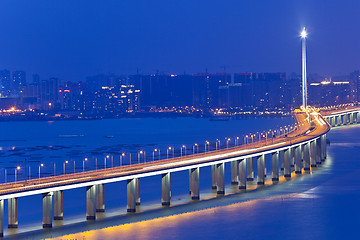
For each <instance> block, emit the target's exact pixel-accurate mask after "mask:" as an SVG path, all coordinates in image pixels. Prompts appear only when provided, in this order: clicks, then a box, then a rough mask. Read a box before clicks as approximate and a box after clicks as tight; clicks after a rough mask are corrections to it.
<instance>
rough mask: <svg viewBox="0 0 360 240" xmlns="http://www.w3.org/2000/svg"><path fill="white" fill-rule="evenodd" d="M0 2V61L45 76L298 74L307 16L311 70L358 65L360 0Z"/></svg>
mask: <svg viewBox="0 0 360 240" xmlns="http://www.w3.org/2000/svg"><path fill="white" fill-rule="evenodd" d="M18 3H21V4H18ZM0 5H1V9H2V14H1V16H0V20H1V21H2V22H6V23H7V24H5V25H4V26H3V32H4V33H5V34H3V38H2V39H1V40H0V52H1V53H2V57H1V58H0V69H14V70H16V69H23V70H24V71H26V72H28V73H30V74H33V73H38V74H40V76H42V77H43V78H50V77H53V76H56V77H59V78H62V79H66V80H70V81H79V80H82V79H84V78H85V77H86V76H89V75H94V74H96V73H99V72H104V73H119V72H121V73H125V74H134V73H136V72H137V71H139V72H140V73H142V74H147V73H150V74H151V73H156V72H160V73H165V74H172V73H173V74H180V73H183V72H205V69H208V71H209V72H224V71H226V72H244V71H250V72H283V71H285V72H286V73H287V74H290V73H292V72H295V73H297V74H299V73H300V72H301V67H300V66H299V64H298V63H299V62H300V60H301V51H300V46H301V40H300V38H299V33H300V31H301V29H302V28H303V27H304V26H307V27H308V30H309V42H308V48H309V56H308V62H309V67H308V68H309V69H308V72H309V73H319V74H322V75H325V76H331V75H344V74H346V73H348V72H351V71H353V70H354V69H359V64H358V61H357V59H358V57H357V56H358V55H359V51H360V49H359V45H358V44H357V42H358V40H359V37H360V36H359V33H357V31H351V29H353V30H354V29H356V27H357V26H358V24H359V22H360V20H359V18H358V17H357V13H356V11H355V9H357V6H359V5H360V3H358V2H356V1H347V2H345V3H344V2H338V1H332V2H328V1H326V2H324V1H317V2H316V3H314V2H312V1H301V3H300V2H297V1H280V2H277V3H275V4H274V3H268V2H266V1H257V2H248V3H240V2H236V1H230V2H229V3H224V4H219V3H215V2H211V1H210V2H209V1H206V4H205V2H202V1H200V2H196V3H169V2H164V1H160V2H158V3H154V4H149V3H147V2H142V1H140V2H136V3H135V2H134V3H130V2H121V3H119V2H117V1H109V2H106V3H101V4H99V3H96V2H94V1H86V4H85V2H83V1H79V2H76V3H73V2H71V5H69V3H67V2H65V3H61V4H59V3H54V2H52V3H49V2H45V1H35V2H34V1H32V2H31V3H27V2H26V1H3V2H2V3H1V4H0ZM15 8H16V10H15ZM79 9H81V15H80V14H79V12H78V10H79ZM13 12H16V13H17V14H11V13H13ZM64 16H66V17H64ZM80 16H81V17H80ZM330 46H331V48H330ZM335 56H336V57H335ZM224 69H225V70H224Z"/></svg>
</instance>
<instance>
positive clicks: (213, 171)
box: [211, 165, 217, 189]
mask: <svg viewBox="0 0 360 240" xmlns="http://www.w3.org/2000/svg"><path fill="white" fill-rule="evenodd" d="M215 169H216V166H215V165H211V183H212V185H211V188H212V189H216V188H217V187H216V170H215Z"/></svg>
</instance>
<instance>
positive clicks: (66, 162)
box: [63, 160, 69, 175]
mask: <svg viewBox="0 0 360 240" xmlns="http://www.w3.org/2000/svg"><path fill="white" fill-rule="evenodd" d="M68 163H69V161H68V160H66V161H65V162H64V166H63V168H64V169H63V170H64V175H66V164H68Z"/></svg>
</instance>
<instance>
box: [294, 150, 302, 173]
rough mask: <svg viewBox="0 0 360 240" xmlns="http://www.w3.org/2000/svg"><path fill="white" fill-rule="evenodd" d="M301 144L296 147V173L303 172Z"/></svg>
mask: <svg viewBox="0 0 360 240" xmlns="http://www.w3.org/2000/svg"><path fill="white" fill-rule="evenodd" d="M301 168H302V163H301V146H297V147H295V173H296V174H301Z"/></svg>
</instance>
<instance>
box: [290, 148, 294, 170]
mask: <svg viewBox="0 0 360 240" xmlns="http://www.w3.org/2000/svg"><path fill="white" fill-rule="evenodd" d="M290 165H291V167H294V166H295V148H293V147H292V148H290Z"/></svg>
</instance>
